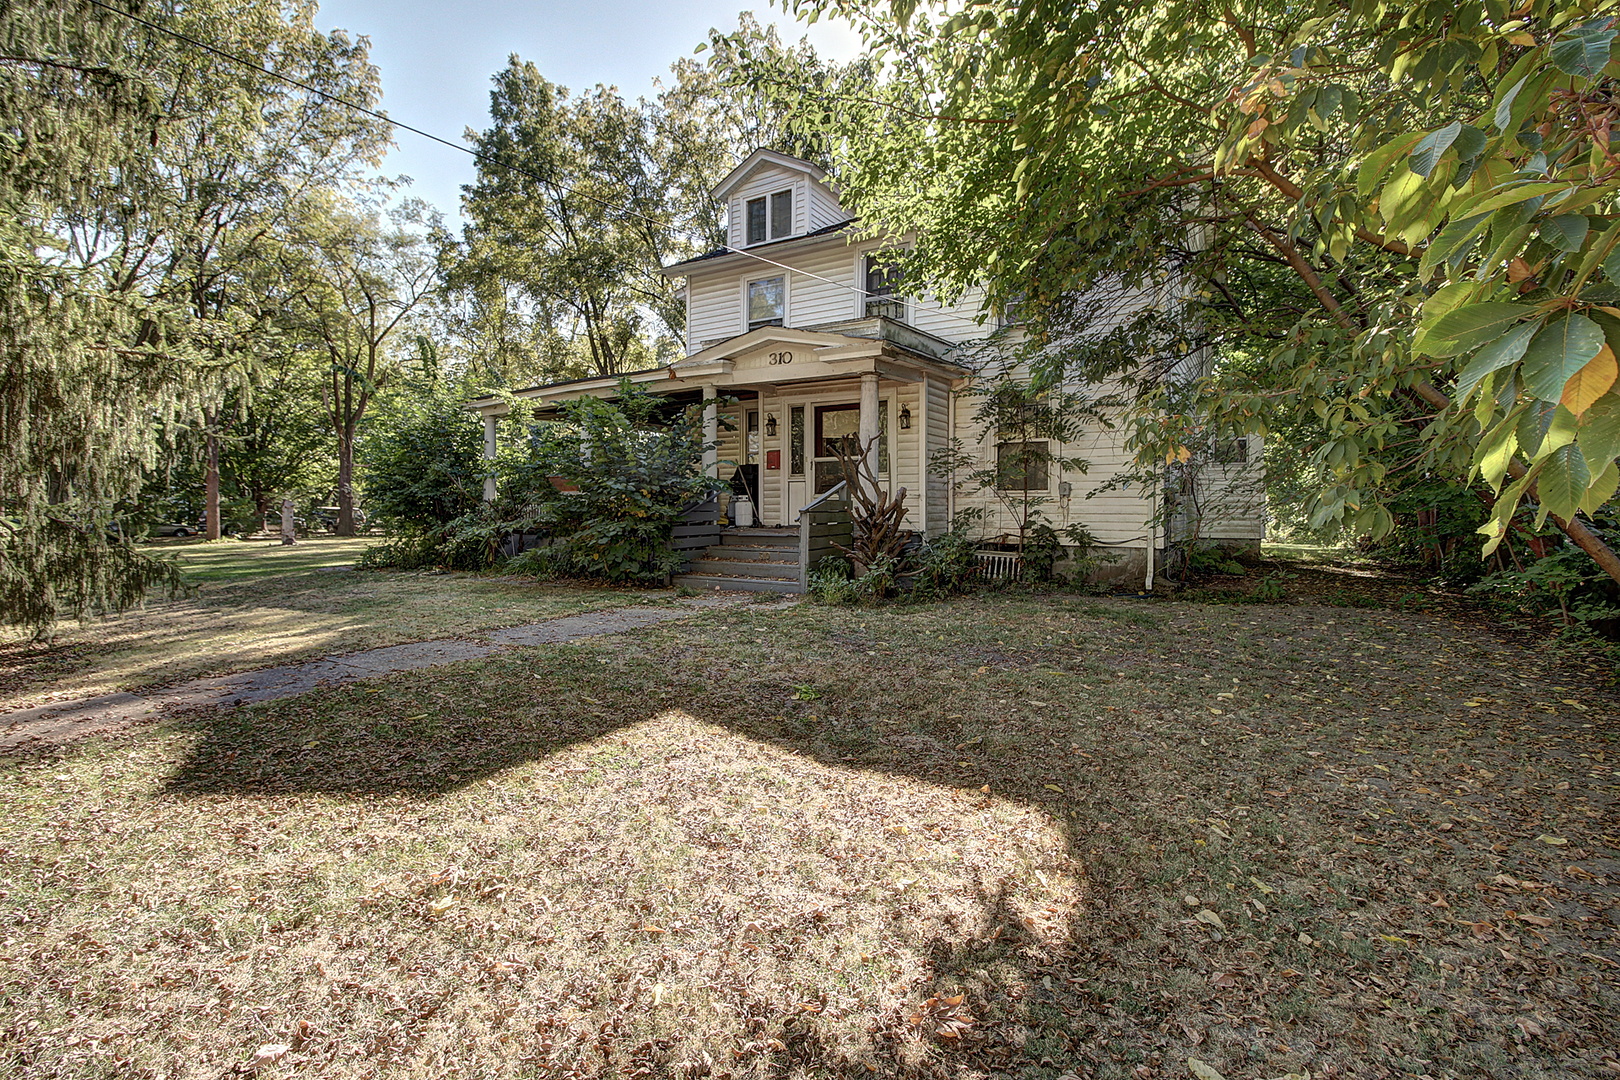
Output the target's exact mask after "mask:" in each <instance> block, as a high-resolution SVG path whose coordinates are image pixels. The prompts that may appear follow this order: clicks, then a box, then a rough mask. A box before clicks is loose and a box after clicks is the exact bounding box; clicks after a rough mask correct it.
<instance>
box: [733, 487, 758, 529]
mask: <svg viewBox="0 0 1620 1080" xmlns="http://www.w3.org/2000/svg"><path fill="white" fill-rule="evenodd" d="M731 510H732V513H733V514H735V515H736V518H737V528H739V529H746V528H748V527H749V526H751V525H753V523H754V502H753V500H752V499H750V498H749V497H748V496H746V495H738V496H737V497H736V498H734V499H732V500H731Z"/></svg>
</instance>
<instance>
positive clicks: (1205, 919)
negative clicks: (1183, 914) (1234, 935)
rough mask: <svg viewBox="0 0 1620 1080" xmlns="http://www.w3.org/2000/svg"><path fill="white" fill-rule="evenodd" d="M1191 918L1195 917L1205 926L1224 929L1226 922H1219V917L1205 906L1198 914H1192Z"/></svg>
mask: <svg viewBox="0 0 1620 1080" xmlns="http://www.w3.org/2000/svg"><path fill="white" fill-rule="evenodd" d="M1193 918H1195V919H1197V920H1198V921H1199V922H1201V923H1203V924H1204V925H1205V926H1213V927H1215V928H1216V929H1217V930H1225V929H1226V924H1225V923H1223V922H1221V917H1220V916H1219V915H1217V914H1215V913H1214V912H1213V911H1211V910H1209V908H1205V909H1204V910H1203V911H1200V912H1199V913H1198V914H1196V915H1194V916H1193Z"/></svg>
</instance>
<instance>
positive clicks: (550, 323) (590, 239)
mask: <svg viewBox="0 0 1620 1080" xmlns="http://www.w3.org/2000/svg"><path fill="white" fill-rule="evenodd" d="M494 81H495V88H494V89H493V90H492V91H491V92H490V113H491V125H490V127H489V128H488V129H487V130H485V131H483V132H474V131H469V132H468V137H469V139H470V140H471V141H472V142H473V145H474V146H475V147H476V148H477V150H478V152H479V154H480V161H479V171H478V180H477V182H476V183H474V184H472V185H470V186H469V187H468V188H467V189H466V191H467V193H466V197H465V199H464V208H465V212H466V216H467V219H468V224H467V227H466V235H465V251H464V255H463V258H462V259H461V260H460V262H459V264H458V265H457V266H456V268H455V270H454V272H453V273H452V275H451V284H452V286H453V287H456V288H459V289H460V290H462V291H464V292H466V293H468V294H469V295H471V296H472V297H473V298H475V300H476V301H477V302H478V303H479V304H480V305H482V308H483V310H484V311H485V313H486V315H487V316H489V317H494V316H500V317H510V315H511V314H512V311H511V309H512V307H513V306H517V307H519V308H520V310H521V314H522V316H524V317H526V318H527V319H528V320H530V321H531V322H532V323H533V325H534V326H535V327H536V329H537V331H538V334H537V335H533V336H538V337H539V338H541V339H550V340H552V341H554V342H560V343H562V344H564V345H567V346H574V347H575V348H576V354H577V356H578V357H579V360H580V361H581V362H582V363H583V366H585V367H586V368H587V369H588V370H589V371H590V372H592V373H594V374H598V375H615V374H618V373H620V372H623V371H628V370H632V369H634V368H637V367H645V366H648V365H649V364H650V363H651V362H652V361H653V360H654V354H653V353H652V352H651V351H650V350H649V347H648V341H649V339H650V338H656V337H658V336H664V337H666V338H668V339H669V340H670V341H673V338H674V336H675V335H678V334H679V333H680V330H681V328H682V325H683V321H684V319H683V309H682V306H681V304H680V303H679V300H678V298H677V296H676V294H675V291H674V289H673V288H672V287H671V286H670V284H669V282H667V281H666V280H664V278H663V277H662V276H661V275H660V274H659V272H658V271H659V267H660V266H661V265H663V263H664V261H665V256H666V254H667V253H668V252H669V251H670V250H671V247H672V244H673V237H674V230H673V229H672V228H671V221H670V212H669V200H668V198H667V192H666V189H665V186H664V184H663V183H662V181H661V179H660V177H659V172H658V168H657V163H656V160H655V158H654V156H653V147H652V142H651V132H650V125H649V122H648V118H647V116H646V114H645V112H644V111H643V110H641V109H639V108H637V107H635V106H633V105H631V104H629V103H627V102H625V101H624V99H623V98H621V97H620V96H619V95H618V94H617V93H616V92H615V91H613V90H612V89H610V88H608V87H604V86H598V87H596V88H595V89H594V90H592V91H590V92H589V93H586V94H582V95H578V96H575V95H571V94H570V93H569V92H568V91H567V89H566V88H564V87H561V86H558V85H556V84H555V83H552V82H550V81H549V80H547V79H546V78H545V77H544V76H543V75H541V74H540V72H539V70H538V69H536V68H535V66H534V65H533V64H532V63H528V62H526V61H523V60H520V59H518V58H517V57H516V56H514V57H512V59H511V62H510V63H509V64H508V65H507V67H506V68H505V69H504V70H503V71H501V72H499V73H498V74H497V75H496V76H495V80H494ZM553 351H556V350H553Z"/></svg>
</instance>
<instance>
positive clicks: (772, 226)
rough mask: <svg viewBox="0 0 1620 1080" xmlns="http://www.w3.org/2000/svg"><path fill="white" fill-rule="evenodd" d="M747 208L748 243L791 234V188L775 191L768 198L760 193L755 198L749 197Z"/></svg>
mask: <svg viewBox="0 0 1620 1080" xmlns="http://www.w3.org/2000/svg"><path fill="white" fill-rule="evenodd" d="M767 204H769V205H768V207H767ZM747 209H748V242H749V243H750V244H763V243H765V241H767V240H781V239H782V238H784V237H787V236H791V235H793V189H792V188H789V189H788V190H787V191H778V192H775V193H774V194H772V195H771V196H769V197H768V198H767V197H766V196H764V195H761V196H760V197H759V198H757V199H749V200H748V207H747ZM767 210H768V213H767ZM767 226H769V229H768V230H767Z"/></svg>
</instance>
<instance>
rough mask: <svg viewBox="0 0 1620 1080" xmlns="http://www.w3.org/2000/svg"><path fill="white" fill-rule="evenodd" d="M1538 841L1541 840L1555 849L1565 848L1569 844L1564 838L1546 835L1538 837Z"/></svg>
mask: <svg viewBox="0 0 1620 1080" xmlns="http://www.w3.org/2000/svg"><path fill="white" fill-rule="evenodd" d="M1536 839H1537V840H1540V841H1541V842H1542V843H1543V844H1551V845H1553V846H1554V847H1563V846H1564V845H1565V844H1567V843H1569V841H1568V840H1565V839H1564V838H1563V837H1562V836H1548V835H1547V834H1546V833H1542V834H1541V835H1540V836H1538V837H1536Z"/></svg>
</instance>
